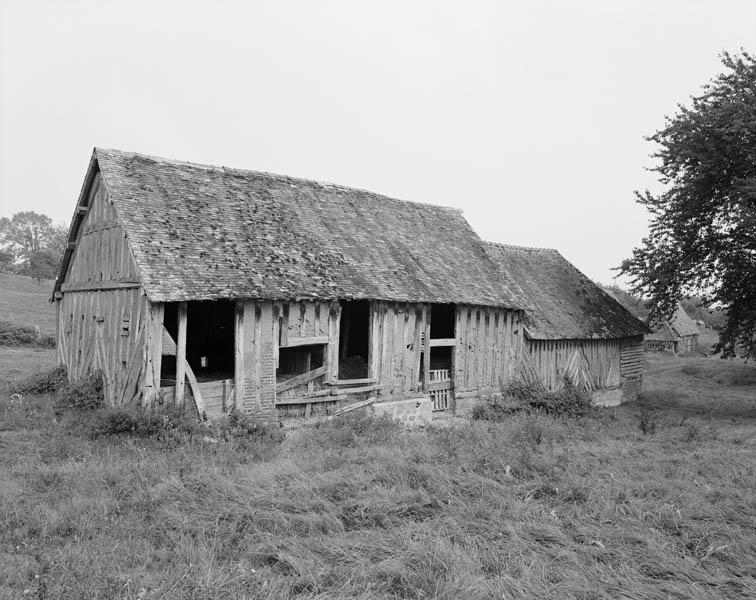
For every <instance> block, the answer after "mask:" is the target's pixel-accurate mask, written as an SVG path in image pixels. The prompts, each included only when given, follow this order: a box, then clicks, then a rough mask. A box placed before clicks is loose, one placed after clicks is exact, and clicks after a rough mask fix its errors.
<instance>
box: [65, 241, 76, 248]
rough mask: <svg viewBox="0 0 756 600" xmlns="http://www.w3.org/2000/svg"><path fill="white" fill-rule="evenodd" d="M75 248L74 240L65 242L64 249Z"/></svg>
mask: <svg viewBox="0 0 756 600" xmlns="http://www.w3.org/2000/svg"><path fill="white" fill-rule="evenodd" d="M75 248H76V242H68V243H67V244H66V250H74V249H75Z"/></svg>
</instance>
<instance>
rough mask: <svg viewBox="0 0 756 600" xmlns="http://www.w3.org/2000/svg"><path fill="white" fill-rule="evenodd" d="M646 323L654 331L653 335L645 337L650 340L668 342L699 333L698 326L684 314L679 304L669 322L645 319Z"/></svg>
mask: <svg viewBox="0 0 756 600" xmlns="http://www.w3.org/2000/svg"><path fill="white" fill-rule="evenodd" d="M647 322H648V325H650V326H652V328H653V330H654V332H653V334H651V335H649V336H648V337H647V339H650V340H663V341H670V340H676V339H679V338H681V337H687V336H690V335H698V334H699V333H701V332H700V331H699V329H698V325H696V323H695V321H693V319H691V318H690V316H689V315H688V313H687V312H685V309H684V308H683V306H682V304H680V303H679V302H678V303H677V308H676V309H675V313H674V314H673V315H672V318H671V319H670V320H662V321H657V322H653V321H651V320H650V319H647Z"/></svg>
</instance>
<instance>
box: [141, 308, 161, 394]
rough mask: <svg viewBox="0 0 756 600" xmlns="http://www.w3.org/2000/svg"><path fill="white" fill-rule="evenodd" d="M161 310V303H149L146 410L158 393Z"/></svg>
mask: <svg viewBox="0 0 756 600" xmlns="http://www.w3.org/2000/svg"><path fill="white" fill-rule="evenodd" d="M163 310H164V305H163V303H162V302H150V304H149V315H148V322H147V326H148V328H147V334H148V335H147V347H146V352H147V356H146V363H147V364H146V377H145V384H144V403H145V406H146V407H147V408H150V407H151V406H152V405H153V404H154V402H155V401H156V400H157V396H158V393H159V391H160V362H161V358H162V356H163Z"/></svg>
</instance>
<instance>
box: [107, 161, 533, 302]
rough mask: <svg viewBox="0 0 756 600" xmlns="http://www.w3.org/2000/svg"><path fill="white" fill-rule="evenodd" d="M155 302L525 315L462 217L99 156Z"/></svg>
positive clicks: (265, 179)
mask: <svg viewBox="0 0 756 600" xmlns="http://www.w3.org/2000/svg"><path fill="white" fill-rule="evenodd" d="M94 162H96V165H97V166H98V167H99V169H100V173H101V175H102V179H103V181H104V182H105V186H106V188H107V190H108V193H109V195H110V198H111V199H112V201H113V203H114V205H115V207H116V210H117V212H118V214H119V216H120V219H121V221H122V223H123V226H124V228H125V230H126V233H127V235H128V238H129V240H130V242H131V247H132V250H133V253H134V258H135V259H136V262H137V265H138V268H139V271H140V274H141V278H142V284H143V285H144V289H145V291H146V293H147V295H148V296H149V297H150V299H151V300H153V301H177V300H191V299H214V298H262V299H285V298H348V299H349V298H351V299H384V300H394V301H411V302H446V303H464V304H479V305H491V306H506V307H511V308H521V307H523V302H524V299H523V297H522V296H523V295H522V292H521V291H520V290H519V288H518V286H517V284H515V283H514V282H512V281H510V282H506V281H504V284H503V285H502V282H501V274H500V272H499V270H498V269H497V267H496V265H495V264H494V263H493V262H492V261H491V260H490V258H489V257H488V255H487V253H486V250H485V246H484V243H483V242H482V241H481V240H480V238H479V237H478V235H477V234H476V233H475V232H474V231H473V230H472V228H471V227H470V226H469V224H468V223H467V222H466V221H465V219H464V218H463V217H462V214H461V212H460V211H459V210H457V209H452V208H444V207H439V206H433V205H428V204H418V203H413V202H405V201H401V200H396V199H393V198H388V197H386V196H381V195H379V194H374V193H372V192H368V191H364V190H358V189H352V188H348V187H343V186H339V185H332V184H325V183H318V182H315V181H309V180H304V179H295V178H292V177H286V176H281V175H273V174H270V173H261V172H255V171H245V170H240V169H229V168H224V167H212V166H206V165H197V164H192V163H184V162H178V161H172V160H166V159H162V158H156V157H150V156H145V155H140V154H132V153H124V152H120V151H117V150H106V149H100V148H96V149H95V152H94Z"/></svg>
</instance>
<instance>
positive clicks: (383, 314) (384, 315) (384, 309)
mask: <svg viewBox="0 0 756 600" xmlns="http://www.w3.org/2000/svg"><path fill="white" fill-rule="evenodd" d="M380 320H381V366H380V375H379V376H378V383H381V384H383V385H384V386H387V385H389V383H390V381H391V380H390V378H389V377H388V375H387V373H388V370H389V365H390V360H389V339H388V335H389V329H390V327H389V307H388V303H387V302H383V301H381V302H380ZM380 393H381V394H384V393H386V388H385V387H384V388H383V389H382V390H381V391H380Z"/></svg>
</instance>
